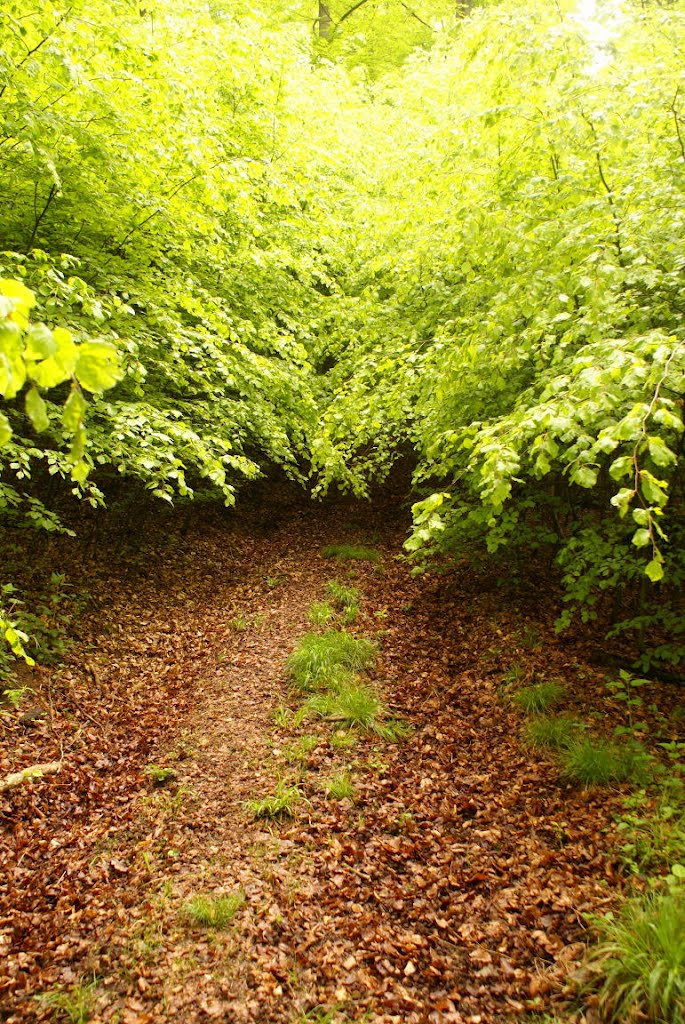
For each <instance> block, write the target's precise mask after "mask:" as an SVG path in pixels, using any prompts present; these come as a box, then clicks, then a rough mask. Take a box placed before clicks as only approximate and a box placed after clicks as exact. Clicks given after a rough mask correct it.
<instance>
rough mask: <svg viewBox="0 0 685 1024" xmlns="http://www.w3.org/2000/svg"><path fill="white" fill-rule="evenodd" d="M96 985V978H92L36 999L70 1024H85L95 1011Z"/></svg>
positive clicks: (46, 993)
mask: <svg viewBox="0 0 685 1024" xmlns="http://www.w3.org/2000/svg"><path fill="white" fill-rule="evenodd" d="M98 984H99V983H98V980H97V978H93V979H92V980H91V981H88V982H86V981H82V982H79V984H77V985H74V986H73V987H72V988H70V989H69V990H67V989H63V988H56V989H53V990H52V991H51V992H44V993H42V994H41V995H39V996H38V997H37V999H38V1001H39V1002H40V1003H42V1005H43V1006H45V1007H48V1008H49V1009H51V1010H55V1011H56V1012H57V1013H58V1014H60V1016H61V1017H62V1018H63V1019H64V1020H68V1021H69V1022H70V1024H87V1022H88V1021H89V1020H90V1017H91V1014H92V1013H93V1010H94V1009H95V1000H96V997H97V987H98Z"/></svg>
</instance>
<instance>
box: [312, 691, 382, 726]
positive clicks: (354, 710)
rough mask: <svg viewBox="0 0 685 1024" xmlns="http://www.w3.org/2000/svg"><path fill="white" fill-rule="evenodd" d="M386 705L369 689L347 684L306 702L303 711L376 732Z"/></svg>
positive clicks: (317, 695)
mask: <svg viewBox="0 0 685 1024" xmlns="http://www.w3.org/2000/svg"><path fill="white" fill-rule="evenodd" d="M383 710H384V709H383V705H382V704H381V702H380V700H379V699H378V697H377V696H376V694H375V693H374V692H373V690H372V689H370V687H368V686H365V685H364V684H363V683H357V682H346V683H344V684H342V685H341V686H339V687H338V688H337V690H335V691H334V692H333V693H319V694H315V695H314V696H313V697H310V698H309V700H308V701H306V703H305V705H304V708H303V711H304V713H305V714H313V715H316V716H317V717H319V718H326V719H328V720H329V721H331V722H339V723H340V724H341V725H344V726H347V727H348V728H352V727H354V726H356V727H358V728H360V729H370V730H373V731H374V732H377V731H378V729H379V728H380V727H381V723H380V722H379V721H378V719H379V718H381V716H382V715H383Z"/></svg>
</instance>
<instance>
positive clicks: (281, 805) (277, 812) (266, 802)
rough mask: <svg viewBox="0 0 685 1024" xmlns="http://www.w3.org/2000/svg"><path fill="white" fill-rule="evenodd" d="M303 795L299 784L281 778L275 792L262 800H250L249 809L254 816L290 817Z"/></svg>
mask: <svg viewBox="0 0 685 1024" xmlns="http://www.w3.org/2000/svg"><path fill="white" fill-rule="evenodd" d="M301 797H302V792H301V791H300V788H299V787H298V786H293V785H289V784H288V783H287V782H286V780H285V779H279V780H278V782H277V784H276V789H275V790H274V792H273V793H271V794H270V795H269V796H265V797H264V798H263V799H262V800H250V801H249V803H248V804H247V809H248V811H249V812H250V814H252V816H253V817H254V818H289V817H292V815H293V807H294V805H295V804H296V803H297V802H298V800H300V799H301Z"/></svg>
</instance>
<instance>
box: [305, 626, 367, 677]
mask: <svg viewBox="0 0 685 1024" xmlns="http://www.w3.org/2000/svg"><path fill="white" fill-rule="evenodd" d="M374 654H375V651H374V647H373V644H372V643H371V642H370V641H369V640H364V639H361V638H358V637H353V636H350V635H349V634H348V633H340V632H338V631H337V630H329V631H328V632H326V633H307V634H306V635H305V636H303V637H302V640H301V641H300V643H299V644H298V646H297V647H296V648H295V650H294V651H293V653H292V654H291V655H290V658H289V659H288V672H289V674H290V676H291V678H292V680H293V681H294V682H295V683H296V685H297V686H299V687H300V688H301V689H303V690H312V689H316V688H317V687H321V686H326V685H328V684H331V682H333V683H335V682H336V681H337V680H340V679H341V677H342V678H343V679H344V677H345V675H347V676H349V674H350V673H351V672H354V671H358V670H360V669H363V668H366V667H367V665H369V664H370V663H371V662H372V661H373V658H374ZM341 670H342V672H341Z"/></svg>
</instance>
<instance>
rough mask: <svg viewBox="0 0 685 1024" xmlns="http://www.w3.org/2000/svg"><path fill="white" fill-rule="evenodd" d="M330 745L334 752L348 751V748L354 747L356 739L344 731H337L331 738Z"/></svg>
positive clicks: (351, 733)
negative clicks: (334, 749)
mask: <svg viewBox="0 0 685 1024" xmlns="http://www.w3.org/2000/svg"><path fill="white" fill-rule="evenodd" d="M330 743H331V746H332V747H335V748H336V750H349V749H350V747H354V746H355V745H356V743H357V737H356V736H355V734H354V733H353V732H348V731H347V730H346V729H338V730H337V732H334V733H333V735H332V736H331V740H330Z"/></svg>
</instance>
